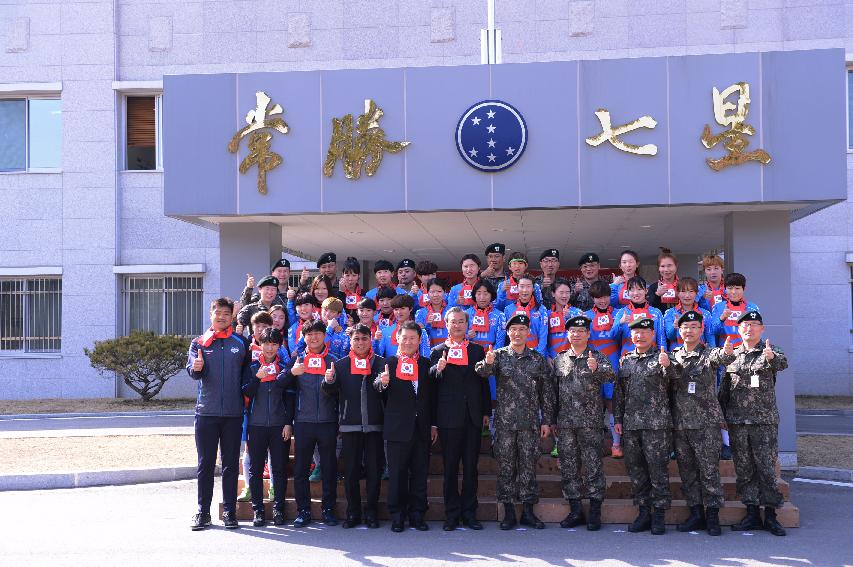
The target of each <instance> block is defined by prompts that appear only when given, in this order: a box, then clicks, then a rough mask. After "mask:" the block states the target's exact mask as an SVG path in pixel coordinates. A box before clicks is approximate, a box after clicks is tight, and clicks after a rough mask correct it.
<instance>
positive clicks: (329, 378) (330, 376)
mask: <svg viewBox="0 0 853 567" xmlns="http://www.w3.org/2000/svg"><path fill="white" fill-rule="evenodd" d="M324 380H326V383H327V384H332V383H333V382H334V381H335V367H334V366H329V368H328V369H327V370H326V376H325V377H324Z"/></svg>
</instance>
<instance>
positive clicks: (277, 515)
mask: <svg viewBox="0 0 853 567" xmlns="http://www.w3.org/2000/svg"><path fill="white" fill-rule="evenodd" d="M272 523H273V525H275V526H283V525H284V512H282V511H281V510H273V512H272Z"/></svg>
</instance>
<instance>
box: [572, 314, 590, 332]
mask: <svg viewBox="0 0 853 567" xmlns="http://www.w3.org/2000/svg"><path fill="white" fill-rule="evenodd" d="M591 323H592V321H590V320H589V319H588V318H587V317H585V316H583V315H578V316H576V317H572V318H571V319H569V320H568V321H566V328H567V329H568V328H570V327H582V328H584V329H589V326H590V324H591Z"/></svg>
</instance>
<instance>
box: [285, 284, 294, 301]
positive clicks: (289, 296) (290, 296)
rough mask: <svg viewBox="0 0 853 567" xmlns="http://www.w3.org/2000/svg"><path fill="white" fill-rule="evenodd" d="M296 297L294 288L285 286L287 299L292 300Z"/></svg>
mask: <svg viewBox="0 0 853 567" xmlns="http://www.w3.org/2000/svg"><path fill="white" fill-rule="evenodd" d="M295 298H296V290H295V289H293V288H292V287H288V288H287V299H289V300H290V301H293V300H294V299H295Z"/></svg>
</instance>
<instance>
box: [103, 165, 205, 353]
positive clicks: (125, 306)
mask: <svg viewBox="0 0 853 567" xmlns="http://www.w3.org/2000/svg"><path fill="white" fill-rule="evenodd" d="M133 171H136V170H133ZM141 171H150V170H141ZM188 266H192V265H188ZM152 267H153V266H152ZM121 268H124V267H123V266H116V267H114V268H113V272H114V273H115V274H116V275H118V276H119V278H120V284H121V285H120V287H119V293H120V296H121V313H122V317H121V335H122V336H125V337H126V336H128V335H130V295H129V293H128V289H127V288H128V285H127V284H128V280H129V279H131V278H139V279H157V278H164V279H165V278H199V280H201V286H200V288H199V289H200V290H201V311H200V317H201V318H200V320H199V321H198V322H197V323H198V325H199V329H204V327H205V319H204V314H205V307H204V270H203V269H201V270H196V271H147V270H145V269H144V267H143V269H142V270H139V271H133V272H131V271H127V270H124V269H121ZM162 292H163V293H165V290H163V291H162ZM165 309H166V302H165V301H164V302H163V310H164V311H163V313H162V316H163V317H162V320H163V324H164V325H165V324H166V312H165ZM165 333H166V329H165V327H164V328H162V329H160V330H158V331H157V334H158V335H162V334H165ZM188 336H189V335H188Z"/></svg>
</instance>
